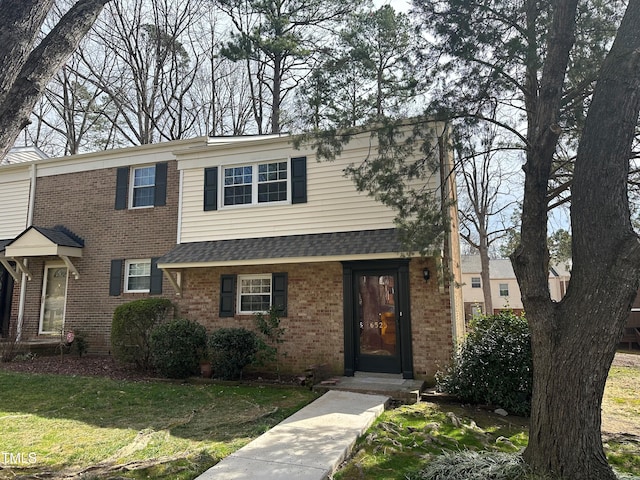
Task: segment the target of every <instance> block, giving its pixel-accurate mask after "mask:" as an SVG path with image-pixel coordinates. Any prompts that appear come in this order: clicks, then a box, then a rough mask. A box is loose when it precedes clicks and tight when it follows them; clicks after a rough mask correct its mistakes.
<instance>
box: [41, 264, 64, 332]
mask: <svg viewBox="0 0 640 480" xmlns="http://www.w3.org/2000/svg"><path fill="white" fill-rule="evenodd" d="M67 277H68V272H67V267H65V266H58V265H56V266H52V265H48V266H46V267H45V271H44V284H43V285H42V292H43V293H42V309H41V313H40V333H43V334H49V333H55V334H61V333H62V329H63V328H64V313H65V308H66V301H67Z"/></svg>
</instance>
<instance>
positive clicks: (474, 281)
mask: <svg viewBox="0 0 640 480" xmlns="http://www.w3.org/2000/svg"><path fill="white" fill-rule="evenodd" d="M471 288H480V277H471Z"/></svg>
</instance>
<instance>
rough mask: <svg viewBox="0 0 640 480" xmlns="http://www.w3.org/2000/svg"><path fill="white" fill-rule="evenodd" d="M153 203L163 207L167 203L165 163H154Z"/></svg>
mask: <svg viewBox="0 0 640 480" xmlns="http://www.w3.org/2000/svg"><path fill="white" fill-rule="evenodd" d="M153 194H154V199H153V205H154V206H156V207H164V206H165V205H166V204H167V163H166V162H164V163H156V186H155V188H154V192H153Z"/></svg>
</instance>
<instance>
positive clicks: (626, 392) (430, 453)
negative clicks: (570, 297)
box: [335, 367, 640, 480]
mask: <svg viewBox="0 0 640 480" xmlns="http://www.w3.org/2000/svg"><path fill="white" fill-rule="evenodd" d="M638 398H640V370H639V369H637V368H630V367H614V368H612V369H611V373H610V374H609V379H608V382H607V388H606V390H605V397H604V402H603V411H604V414H603V419H606V421H604V422H603V428H606V427H607V426H609V427H611V431H626V432H627V433H629V434H630V435H613V436H612V435H608V436H606V437H605V443H604V445H605V451H606V453H607V457H608V459H609V462H610V463H611V465H612V466H613V467H614V468H616V470H618V471H619V472H623V473H627V474H631V475H636V476H639V475H640V441H639V437H638V435H640V433H639V432H640V400H638ZM527 442H528V419H526V418H522V417H513V416H508V417H500V416H498V415H496V414H493V413H491V412H489V411H486V410H481V409H477V408H462V407H461V406H459V405H454V404H440V405H438V404H434V403H427V402H422V403H418V404H415V405H410V406H407V405H405V406H401V407H398V408H395V409H391V410H387V411H386V412H384V413H383V414H382V415H381V416H380V418H378V420H377V421H376V422H375V423H374V425H373V426H372V427H371V428H370V429H369V430H368V431H367V432H366V434H365V435H364V436H363V437H362V438H361V439H360V440H359V441H358V443H357V444H356V447H355V449H354V455H353V456H352V458H351V459H350V460H349V462H347V464H346V465H345V466H344V467H343V468H342V469H341V470H340V471H339V472H338V473H337V474H336V475H335V478H336V480H355V479H367V480H369V479H376V480H405V479H406V478H419V476H418V475H416V472H418V471H420V470H421V469H423V468H424V466H425V465H427V464H428V463H429V462H430V461H432V460H434V459H436V458H439V457H441V456H442V455H447V454H450V453H453V452H459V451H470V452H505V453H516V452H519V451H521V450H522V449H524V447H526V445H527ZM438 478H449V477H446V476H444V477H438ZM451 478H454V477H451ZM455 478H458V477H455Z"/></svg>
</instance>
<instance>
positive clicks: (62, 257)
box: [0, 138, 205, 354]
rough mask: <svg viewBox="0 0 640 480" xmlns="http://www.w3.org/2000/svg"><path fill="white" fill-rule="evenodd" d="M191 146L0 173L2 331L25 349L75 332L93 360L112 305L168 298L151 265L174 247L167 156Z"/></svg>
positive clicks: (171, 161) (174, 198) (103, 346)
mask: <svg viewBox="0 0 640 480" xmlns="http://www.w3.org/2000/svg"><path fill="white" fill-rule="evenodd" d="M199 144H205V139H204V138H198V139H194V140H188V141H175V142H171V143H168V144H157V145H146V146H141V147H132V148H126V149H119V150H111V151H105V152H97V153H91V154H83V155H75V156H70V157H62V158H52V159H43V160H37V161H34V162H30V163H29V165H28V167H27V166H26V165H25V166H23V165H8V166H0V182H1V183H0V199H3V203H2V205H3V213H2V214H1V215H2V217H3V220H5V221H3V222H2V224H1V226H0V228H1V229H2V230H1V235H0V239H2V242H1V243H0V259H1V260H2V263H3V265H4V266H5V268H6V270H7V271H8V276H10V277H11V279H12V283H13V302H12V303H11V306H10V308H9V313H6V312H5V313H6V314H5V316H4V317H3V318H4V322H3V328H4V330H5V331H9V330H11V331H13V332H16V331H17V332H19V333H20V338H21V340H23V341H25V342H33V343H36V342H50V343H55V342H57V341H59V339H60V335H61V333H62V332H64V331H69V330H74V331H77V332H81V333H82V334H83V335H84V336H85V337H86V339H87V341H88V344H89V351H90V352H91V353H104V354H106V353H108V352H109V350H110V331H111V320H112V317H113V311H114V309H115V308H116V307H117V306H118V305H120V304H122V303H124V302H127V301H129V300H133V299H137V298H142V297H145V296H148V295H169V296H173V290H172V289H171V288H170V287H167V286H166V285H165V284H164V283H163V281H162V272H161V271H160V270H158V269H157V267H156V259H157V258H158V257H160V256H161V255H163V254H165V253H166V252H167V251H169V250H170V249H171V248H172V247H174V246H175V244H176V231H177V219H178V190H179V177H178V171H177V168H176V160H175V156H174V155H173V153H172V150H173V149H182V148H185V147H187V146H190V145H199ZM29 205H30V206H29ZM25 212H28V214H25ZM10 218H14V221H13V223H10V224H9V223H6V219H10Z"/></svg>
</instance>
